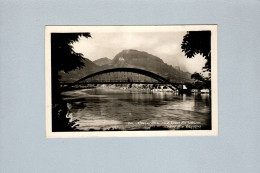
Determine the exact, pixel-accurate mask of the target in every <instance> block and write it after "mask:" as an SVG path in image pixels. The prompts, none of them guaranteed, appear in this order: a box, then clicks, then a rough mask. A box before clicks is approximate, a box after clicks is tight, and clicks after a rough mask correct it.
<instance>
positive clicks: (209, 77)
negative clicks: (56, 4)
mask: <svg viewBox="0 0 260 173" xmlns="http://www.w3.org/2000/svg"><path fill="white" fill-rule="evenodd" d="M45 83H46V137H48V138H74V137H77V138H80V137H147V136H216V135H218V100H217V95H218V82H217V25H167V26H46V27H45Z"/></svg>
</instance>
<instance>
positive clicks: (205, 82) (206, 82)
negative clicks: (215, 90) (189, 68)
mask: <svg viewBox="0 0 260 173" xmlns="http://www.w3.org/2000/svg"><path fill="white" fill-rule="evenodd" d="M191 79H194V80H195V87H196V88H198V89H203V88H208V89H210V88H211V79H210V77H204V76H203V75H202V74H201V73H197V72H195V73H193V74H192V75H191Z"/></svg>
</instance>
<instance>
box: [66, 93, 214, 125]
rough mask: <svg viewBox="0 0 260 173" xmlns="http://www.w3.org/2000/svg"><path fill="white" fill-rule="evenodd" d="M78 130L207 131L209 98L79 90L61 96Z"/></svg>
mask: <svg viewBox="0 0 260 173" xmlns="http://www.w3.org/2000/svg"><path fill="white" fill-rule="evenodd" d="M63 97H64V100H66V101H67V102H68V105H69V107H70V112H71V113H72V116H73V119H78V120H79V124H80V126H79V129H81V130H90V129H95V130H105V129H109V128H118V129H121V130H136V129H149V128H151V127H152V126H165V127H167V128H169V129H179V128H178V126H177V127H176V126H175V125H176V124H177V125H178V124H180V123H182V122H185V121H187V122H197V123H199V124H200V125H201V127H200V129H201V128H202V129H210V128H211V98H210V96H209V95H207V94H196V95H190V96H187V95H176V94H173V93H163V92H160V93H151V92H149V91H140V90H139V91H130V90H120V89H82V90H76V91H68V92H65V93H63Z"/></svg>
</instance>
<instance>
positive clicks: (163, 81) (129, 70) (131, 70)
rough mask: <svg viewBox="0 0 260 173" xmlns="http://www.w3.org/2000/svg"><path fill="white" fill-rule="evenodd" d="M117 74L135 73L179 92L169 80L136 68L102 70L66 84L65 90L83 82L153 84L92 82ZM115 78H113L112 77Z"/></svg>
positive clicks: (115, 81) (108, 81)
mask: <svg viewBox="0 0 260 173" xmlns="http://www.w3.org/2000/svg"><path fill="white" fill-rule="evenodd" d="M118 72H123V73H124V72H125V73H135V74H140V75H144V76H146V77H149V78H152V79H155V80H156V81H157V83H156V84H165V85H166V84H167V86H168V87H169V88H171V89H172V90H173V91H176V90H179V88H178V87H177V85H175V84H173V83H171V82H170V81H169V80H167V79H165V78H164V77H162V76H160V75H158V74H155V73H153V72H150V71H147V70H142V69H138V68H113V69H106V70H102V71H99V72H96V73H92V74H90V75H87V76H85V77H83V78H81V79H79V80H77V81H75V82H74V83H70V84H68V85H67V86H66V87H65V88H71V87H72V86H74V85H77V84H82V82H83V81H86V82H85V83H83V84H126V83H128V84H129V83H133V84H134V83H136V84H148V83H149V84H153V83H155V82H144V81H135V80H131V81H130V80H120V79H117V80H112V81H111V80H92V79H93V78H98V77H99V76H100V75H104V74H111V73H112V74H113V73H118ZM114 77H115V76H114Z"/></svg>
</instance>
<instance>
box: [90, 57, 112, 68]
mask: <svg viewBox="0 0 260 173" xmlns="http://www.w3.org/2000/svg"><path fill="white" fill-rule="evenodd" d="M93 62H94V63H95V64H96V65H98V66H103V65H106V64H107V65H110V64H111V63H112V60H111V59H108V58H107V57H104V58H100V59H97V60H95V61H93Z"/></svg>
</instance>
